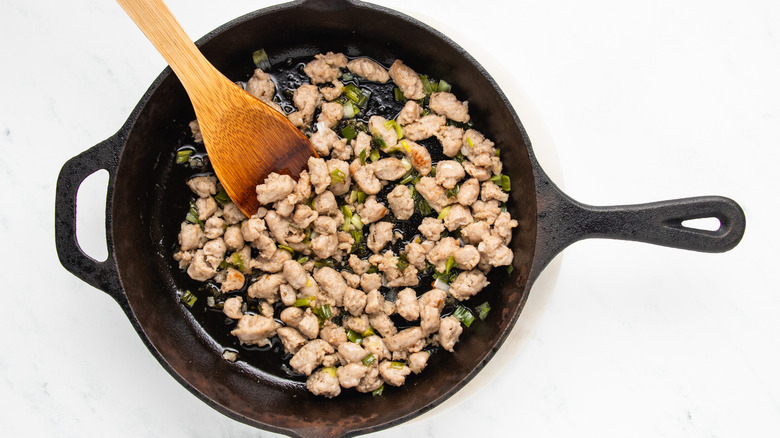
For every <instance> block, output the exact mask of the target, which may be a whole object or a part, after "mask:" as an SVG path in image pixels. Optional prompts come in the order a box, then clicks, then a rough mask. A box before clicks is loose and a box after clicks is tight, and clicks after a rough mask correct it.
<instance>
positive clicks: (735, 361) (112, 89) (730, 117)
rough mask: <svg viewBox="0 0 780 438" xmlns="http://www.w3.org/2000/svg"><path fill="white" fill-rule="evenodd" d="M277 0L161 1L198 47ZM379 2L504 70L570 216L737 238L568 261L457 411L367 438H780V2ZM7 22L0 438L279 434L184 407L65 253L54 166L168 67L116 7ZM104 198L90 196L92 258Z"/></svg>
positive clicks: (1, 29) (69, 6)
mask: <svg viewBox="0 0 780 438" xmlns="http://www.w3.org/2000/svg"><path fill="white" fill-rule="evenodd" d="M272 3H274V2H270V1H259V0H258V1H247V0H232V1H230V2H205V1H193V0H191V1H184V0H170V1H169V5H170V7H171V9H172V10H173V11H174V13H175V14H176V15H177V16H178V17H179V19H180V21H181V22H182V23H183V24H184V26H185V28H186V29H187V31H188V32H189V34H190V35H191V36H193V37H195V38H198V37H200V36H201V35H203V34H205V33H206V32H208V31H209V30H211V29H213V28H214V27H216V26H218V25H219V24H221V23H223V22H225V21H228V20H229V19H232V18H234V17H236V16H239V15H241V14H243V13H246V12H250V11H252V10H254V9H258V8H260V7H263V6H266V5H269V4H272ZM379 3H381V4H384V5H387V6H391V7H395V8H399V9H402V10H405V11H408V12H409V13H410V14H412V15H414V16H417V17H421V18H425V17H435V18H434V20H435V21H437V22H445V23H447V25H446V26H445V27H448V28H449V29H455V30H454V31H453V36H455V35H457V36H455V39H456V40H457V41H458V42H459V43H461V44H462V45H463V46H464V47H465V48H466V49H468V50H470V51H472V52H473V53H474V54H475V56H476V57H477V59H478V60H480V61H483V62H484V63H485V64H489V65H498V66H497V67H496V70H495V71H498V70H501V71H508V72H512V73H513V74H512V75H509V76H504V75H501V76H502V78H504V77H508V79H507V80H502V85H506V86H507V87H514V86H515V85H519V86H520V88H522V90H523V91H524V92H525V94H526V95H527V96H528V98H529V99H530V102H533V103H534V104H535V105H536V108H537V109H538V112H537V113H538V115H540V116H541V119H542V120H544V123H545V124H546V127H547V132H549V137H550V138H551V139H552V141H553V142H554V144H555V150H557V154H558V156H559V157H560V168H561V169H562V173H563V175H564V176H565V179H566V190H567V192H568V193H569V194H570V195H572V196H573V197H575V198H576V199H578V200H581V201H583V202H587V203H592V204H604V205H607V204H620V203H635V202H646V201H654V200H661V199H671V198H677V197H685V196H692V195H701V194H720V195H726V196H729V197H732V198H734V199H736V200H737V201H739V202H740V203H741V205H742V206H743V208H744V209H745V212H746V214H747V219H748V229H747V233H746V235H745V238H744V240H743V241H742V243H741V244H740V245H739V246H738V247H737V248H736V249H735V250H733V251H731V252H729V253H726V254H717V255H712V254H698V253H689V252H685V251H678V250H671V249H665V248H658V247H653V246H649V245H643V244H634V243H626V242H614V241H586V242H583V243H578V244H576V245H574V246H573V247H571V248H569V249H568V250H567V251H566V252H565V257H564V258H565V260H564V261H563V263H562V264H561V265H560V274H559V275H557V276H556V274H557V272H552V271H551V272H549V273H548V275H547V277H548V278H547V281H548V283H547V284H546V285H539V286H544V287H539V288H537V289H536V290H535V291H536V292H537V293H536V294H535V295H533V296H532V298H531V302H530V303H529V305H530V306H532V309H533V312H529V313H528V315H524V317H523V318H522V319H521V326H520V327H519V330H517V331H516V332H518V333H517V334H513V336H516V337H517V338H518V339H519V341H518V342H517V343H515V344H514V345H513V346H512V348H511V349H506V352H502V354H501V355H500V357H499V359H500V362H501V363H500V364H499V363H498V361H496V364H491V367H492V368H491V370H492V371H490V373H486V377H485V378H484V379H481V380H482V381H481V382H479V387H478V388H476V389H473V390H470V391H469V392H470V396H469V397H461V400H460V402H459V403H452V404H448V406H446V407H445V408H441V409H437V410H435V411H434V412H433V413H432V414H429V415H426V416H425V417H424V418H422V419H419V420H417V421H414V422H412V423H408V424H404V425H402V426H399V427H397V428H394V429H391V430H387V431H383V432H380V433H377V434H375V435H374V436H377V437H389V436H392V435H394V434H401V436H430V437H438V436H493V435H498V434H504V435H507V434H508V435H510V436H515V435H520V434H522V435H523V436H528V437H569V436H598V437H623V436H632V437H645V436H647V437H711V436H712V437H743V436H751V437H758V436H767V437H769V436H778V435H780V373H778V370H780V316H778V315H780V287H778V285H777V279H776V277H774V275H776V273H777V270H778V266H780V255H778V254H779V252H778V249H777V248H778V246H779V245H780V233H778V226H777V225H776V222H777V219H778V217H780V208H778V189H780V177H778V172H777V170H776V169H777V166H778V162H780V152H778V150H780V129H778V127H780V81H779V80H778V78H780V39H778V38H780V3H777V2H776V1H773V0H746V1H742V2H739V3H737V2H725V1H712V0H710V1H687V0H682V1H679V0H677V1H669V0H660V1H659V0H655V1H639V2H625V1H614V0H613V1H610V0H593V1H588V2H579V1H574V0H551V1H545V2H541V1H536V2H532V1H524V0H519V1H516V2H498V1H482V2H467V1H460V0H457V1H456V0H450V1H446V2H445V1H425V2H421V1H412V0H404V1H392V2H391V1H386V0H385V1H381V2H379ZM2 6H3V7H2V10H3V13H2V14H0V35H2V40H3V45H2V49H0V50H1V51H2V59H3V67H2V69H0V78H1V79H2V80H0V84H1V85H0V87H2V94H1V96H2V99H1V100H0V148H1V149H0V187H5V188H6V195H5V196H4V200H5V202H4V205H3V207H2V208H1V209H0V242H2V246H3V251H2V256H0V257H2V262H3V264H2V266H3V267H4V271H5V273H6V280H5V286H4V287H3V288H2V290H3V292H2V293H3V300H2V302H3V305H2V306H0V333H2V334H1V335H0V351H1V352H2V353H0V435H2V436H8V437H13V436H28V437H49V436H78V437H91V436H116V437H137V436H145V437H158V436H159V437H217V436H223V437H250V436H252V437H256V436H272V435H273V434H269V433H266V432H262V431H257V430H255V429H252V428H250V427H248V426H245V425H243V424H240V423H237V422H235V421H233V420H231V419H229V418H227V417H224V416H223V415H221V414H219V413H217V412H216V411H213V410H211V409H210V408H209V407H207V406H206V405H205V404H203V403H202V402H200V401H199V400H198V399H196V398H195V397H194V396H192V395H191V394H190V393H189V392H187V391H186V390H185V389H183V388H182V387H180V386H179V385H178V384H177V383H176V382H175V381H174V380H173V379H172V378H171V377H170V376H169V375H168V374H167V373H166V372H165V371H164V370H163V369H162V368H161V367H160V366H159V365H158V364H157V362H156V361H155V360H154V359H153V358H152V356H151V355H150V354H149V353H148V351H147V350H146V348H145V347H144V346H143V344H142V342H141V341H140V339H139V338H138V336H137V335H136V334H135V332H134V331H133V329H132V327H131V326H130V324H129V323H128V322H127V320H126V318H125V317H124V315H123V314H122V312H121V311H120V309H119V308H118V306H117V305H116V304H115V303H114V302H113V301H112V300H111V299H110V298H109V297H108V296H107V295H105V294H103V293H101V292H99V291H97V290H95V289H93V288H92V287H90V286H88V285H86V284H85V283H83V282H81V281H80V280H78V279H76V278H75V277H73V276H72V275H70V274H69V273H67V272H66V271H65V270H64V269H62V268H61V266H60V264H59V262H58V260H57V256H56V253H55V251H54V238H53V222H54V220H53V208H54V186H55V181H56V177H57V173H58V171H59V169H60V167H61V165H62V164H63V163H64V162H65V161H66V160H67V159H68V158H70V157H71V156H73V155H76V154H78V153H79V152H81V151H83V150H85V149H86V148H87V147H89V146H92V145H93V144H95V143H97V142H99V141H101V140H102V139H104V138H105V137H107V136H109V135H111V134H112V133H113V132H114V131H115V130H116V129H118V127H119V126H120V125H121V124H122V123H123V122H124V120H125V118H126V117H127V115H128V114H129V113H130V111H131V109H132V108H133V106H134V105H135V103H136V102H137V101H138V99H139V98H140V97H141V95H142V94H143V92H144V91H145V90H146V88H147V87H148V85H149V84H150V83H151V82H152V80H153V79H154V78H155V77H156V76H157V74H158V73H159V71H160V70H161V69H162V68H163V67H164V63H163V61H162V59H161V58H160V57H159V56H158V55H157V54H156V53H155V52H154V51H153V50H152V48H151V46H150V45H149V43H148V42H147V41H146V40H145V39H144V38H143V37H142V36H141V34H140V32H139V31H138V30H137V29H136V28H135V27H134V25H133V24H132V23H131V22H130V21H129V19H127V18H126V17H125V16H124V14H123V12H122V11H121V9H120V8H119V6H118V5H117V4H116V3H114V2H112V1H96V0H73V1H69V2H62V1H53V0H40V1H37V2H27V1H21V0H6V1H3V2H2ZM495 60H499V62H498V63H497V64H495V62H494V61H495ZM537 126H538V129H537V130H536V131H532V132H531V136H532V140H534V141H535V142H537V139H539V141H538V142H537V145H538V144H539V143H541V144H546V142H545V141H542V140H541V139H542V137H543V136H545V135H547V134H545V132H544V126H543V125H537ZM535 135H536V136H537V137H534V136H535ZM549 147H550V148H552V146H549ZM550 152H551V153H549V154H548V155H549V156H551V157H553V158H549V159H546V163H545V164H546V165H549V166H556V165H557V164H558V162H557V161H556V159H555V158H554V153H552V152H554V151H550ZM102 192H103V193H102V194H101V190H100V185H99V184H92V185H91V186H90V187H85V188H84V189H83V190H82V196H81V197H80V211H81V212H82V213H83V215H82V216H81V219H80V221H81V222H80V224H81V231H83V232H80V237H81V241H82V244H83V245H84V246H85V247H86V248H87V249H88V250H89V251H91V253H92V254H100V252H101V248H100V246H101V245H100V242H101V239H102V238H103V237H102V217H101V207H102V205H101V202H102V201H101V199H100V198H101V196H104V193H105V188H103V189H102ZM102 252H103V253H105V249H102ZM556 277H557V283H556V281H555V280H556ZM548 292H550V293H548ZM520 332H522V333H520ZM487 374H490V375H487ZM493 375H495V378H491V377H493ZM464 398H465V400H463V399H464Z"/></svg>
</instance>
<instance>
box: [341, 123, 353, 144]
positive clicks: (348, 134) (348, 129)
mask: <svg viewBox="0 0 780 438" xmlns="http://www.w3.org/2000/svg"><path fill="white" fill-rule="evenodd" d="M341 137H343V138H345V139H346V140H347V141H350V140H352V139H353V138H355V137H357V129H355V125H346V126H344V127H343V128H341Z"/></svg>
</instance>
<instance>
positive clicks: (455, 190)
mask: <svg viewBox="0 0 780 438" xmlns="http://www.w3.org/2000/svg"><path fill="white" fill-rule="evenodd" d="M459 191H460V186H457V185H456V186H455V187H453V188H451V189H449V190H447V197H448V198H455V197H457V196H458V192H459Z"/></svg>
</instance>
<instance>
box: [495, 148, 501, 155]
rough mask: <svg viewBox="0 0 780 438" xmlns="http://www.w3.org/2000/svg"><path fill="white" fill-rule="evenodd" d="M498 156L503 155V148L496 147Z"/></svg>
mask: <svg viewBox="0 0 780 438" xmlns="http://www.w3.org/2000/svg"><path fill="white" fill-rule="evenodd" d="M496 156H497V157H500V156H501V148H496Z"/></svg>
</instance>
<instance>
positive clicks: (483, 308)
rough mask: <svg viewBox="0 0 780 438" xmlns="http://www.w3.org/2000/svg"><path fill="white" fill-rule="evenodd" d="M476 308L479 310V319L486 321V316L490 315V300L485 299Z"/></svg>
mask: <svg viewBox="0 0 780 438" xmlns="http://www.w3.org/2000/svg"><path fill="white" fill-rule="evenodd" d="M474 310H476V311H477V313H478V315H479V319H480V320H481V321H484V320H485V318H487V316H488V312H490V304H488V302H487V301H485V302H484V303H482V304H480V305H479V306H477V307H476V308H474Z"/></svg>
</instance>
